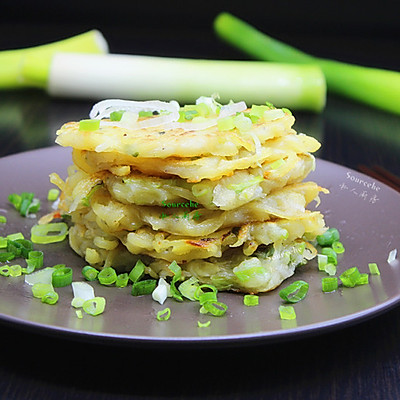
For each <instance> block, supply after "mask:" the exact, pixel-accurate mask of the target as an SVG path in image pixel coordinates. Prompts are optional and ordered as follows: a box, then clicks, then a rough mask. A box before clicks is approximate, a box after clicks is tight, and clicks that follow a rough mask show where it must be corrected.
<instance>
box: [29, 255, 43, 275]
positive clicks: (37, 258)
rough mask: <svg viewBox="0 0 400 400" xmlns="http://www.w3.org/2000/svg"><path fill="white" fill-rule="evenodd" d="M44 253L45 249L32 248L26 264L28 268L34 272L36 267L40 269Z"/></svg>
mask: <svg viewBox="0 0 400 400" xmlns="http://www.w3.org/2000/svg"><path fill="white" fill-rule="evenodd" d="M43 263H44V254H43V251H39V250H32V251H30V252H29V253H28V258H27V259H26V264H27V266H28V269H29V270H30V271H31V272H33V271H34V270H35V269H40V268H42V267H43Z"/></svg>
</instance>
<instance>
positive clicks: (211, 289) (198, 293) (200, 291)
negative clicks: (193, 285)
mask: <svg viewBox="0 0 400 400" xmlns="http://www.w3.org/2000/svg"><path fill="white" fill-rule="evenodd" d="M203 289H209V291H207V292H205V291H204V290H203ZM205 293H213V294H214V295H215V297H216V296H217V293H218V289H217V288H216V287H215V286H213V285H208V284H206V283H204V284H202V285H199V286H198V287H197V289H196V291H195V292H194V299H195V300H197V301H200V298H201V296H203V295H204V294H205Z"/></svg>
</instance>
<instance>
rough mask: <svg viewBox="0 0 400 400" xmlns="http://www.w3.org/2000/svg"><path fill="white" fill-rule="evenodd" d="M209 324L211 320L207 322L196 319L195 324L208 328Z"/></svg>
mask: <svg viewBox="0 0 400 400" xmlns="http://www.w3.org/2000/svg"><path fill="white" fill-rule="evenodd" d="M210 325H211V321H207V322H200V321H197V326H198V327H199V328H208V327H209V326H210Z"/></svg>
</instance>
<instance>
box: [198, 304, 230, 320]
mask: <svg viewBox="0 0 400 400" xmlns="http://www.w3.org/2000/svg"><path fill="white" fill-rule="evenodd" d="M203 307H204V309H205V310H206V311H207V312H209V313H210V314H212V315H214V316H215V317H221V316H223V315H224V314H225V313H226V310H227V309H228V306H227V305H226V304H225V303H222V302H220V301H207V302H205V303H204V304H203Z"/></svg>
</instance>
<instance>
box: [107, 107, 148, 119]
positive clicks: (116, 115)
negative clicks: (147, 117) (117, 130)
mask: <svg viewBox="0 0 400 400" xmlns="http://www.w3.org/2000/svg"><path fill="white" fill-rule="evenodd" d="M124 112H125V111H124V110H120V111H113V112H112V113H111V114H110V121H121V118H122V115H123V114H124ZM139 116H141V115H140V113H139Z"/></svg>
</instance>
